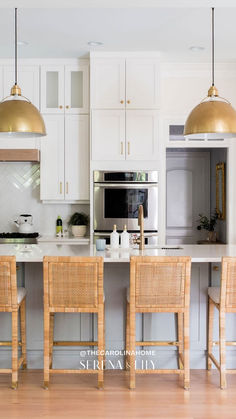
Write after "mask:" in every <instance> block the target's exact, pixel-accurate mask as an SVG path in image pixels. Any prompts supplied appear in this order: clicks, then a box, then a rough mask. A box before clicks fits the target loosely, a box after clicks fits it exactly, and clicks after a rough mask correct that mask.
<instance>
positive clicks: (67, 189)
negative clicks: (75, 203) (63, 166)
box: [66, 182, 69, 194]
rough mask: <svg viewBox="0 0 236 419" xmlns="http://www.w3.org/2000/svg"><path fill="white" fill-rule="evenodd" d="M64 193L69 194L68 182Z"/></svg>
mask: <svg viewBox="0 0 236 419" xmlns="http://www.w3.org/2000/svg"><path fill="white" fill-rule="evenodd" d="M66 193H67V194H68V193H69V184H68V182H66Z"/></svg>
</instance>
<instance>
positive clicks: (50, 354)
mask: <svg viewBox="0 0 236 419" xmlns="http://www.w3.org/2000/svg"><path fill="white" fill-rule="evenodd" d="M53 331H54V314H50V343H49V368H52V359H53V358H52V357H53Z"/></svg>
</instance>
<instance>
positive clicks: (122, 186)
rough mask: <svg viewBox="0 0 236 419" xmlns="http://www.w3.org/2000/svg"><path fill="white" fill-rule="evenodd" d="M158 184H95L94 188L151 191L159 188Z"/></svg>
mask: <svg viewBox="0 0 236 419" xmlns="http://www.w3.org/2000/svg"><path fill="white" fill-rule="evenodd" d="M157 186H158V184H157V183H139V184H137V183H135V184H134V183H109V184H104V183H94V188H95V187H99V188H103V189H107V188H109V189H110V188H113V189H118V188H119V189H151V188H157Z"/></svg>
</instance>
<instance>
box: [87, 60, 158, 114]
mask: <svg viewBox="0 0 236 419" xmlns="http://www.w3.org/2000/svg"><path fill="white" fill-rule="evenodd" d="M158 107H159V64H158V60H157V59H156V58H155V57H154V58H146V57H140V58H136V57H131V58H124V57H121V58H120V57H119V58H114V57H112V56H111V57H106V58H96V57H95V58H92V59H91V108H92V109H125V108H126V109H157V108H158Z"/></svg>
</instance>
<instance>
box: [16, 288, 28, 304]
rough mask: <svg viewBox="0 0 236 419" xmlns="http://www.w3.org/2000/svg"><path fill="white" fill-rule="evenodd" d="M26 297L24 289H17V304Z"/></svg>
mask: <svg viewBox="0 0 236 419" xmlns="http://www.w3.org/2000/svg"><path fill="white" fill-rule="evenodd" d="M25 296H26V289H25V288H24V287H18V288H17V302H18V304H20V303H21V301H22V300H23V299H24V298H25Z"/></svg>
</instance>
